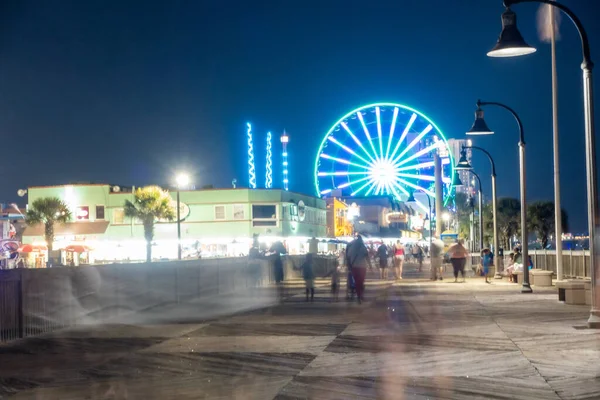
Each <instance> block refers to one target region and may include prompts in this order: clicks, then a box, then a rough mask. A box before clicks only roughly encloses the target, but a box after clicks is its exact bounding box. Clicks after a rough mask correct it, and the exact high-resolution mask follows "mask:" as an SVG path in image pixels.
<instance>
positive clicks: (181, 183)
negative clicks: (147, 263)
mask: <svg viewBox="0 0 600 400" xmlns="http://www.w3.org/2000/svg"><path fill="white" fill-rule="evenodd" d="M175 179H176V182H177V259H178V260H181V211H180V210H181V203H180V201H179V191H180V190H181V188H182V187H185V186H187V185H189V183H190V177H189V176H188V175H187V174H179V175H177V177H176V178H175Z"/></svg>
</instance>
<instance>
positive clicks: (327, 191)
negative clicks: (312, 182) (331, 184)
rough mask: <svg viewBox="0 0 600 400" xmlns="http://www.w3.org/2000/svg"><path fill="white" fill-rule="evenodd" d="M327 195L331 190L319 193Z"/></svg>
mask: <svg viewBox="0 0 600 400" xmlns="http://www.w3.org/2000/svg"><path fill="white" fill-rule="evenodd" d="M327 193H331V189H327V190H323V191H322V192H321V194H327Z"/></svg>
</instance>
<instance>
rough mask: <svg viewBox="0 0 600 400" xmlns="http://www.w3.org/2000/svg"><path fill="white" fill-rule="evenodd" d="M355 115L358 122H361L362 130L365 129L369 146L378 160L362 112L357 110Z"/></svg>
mask: <svg viewBox="0 0 600 400" xmlns="http://www.w3.org/2000/svg"><path fill="white" fill-rule="evenodd" d="M356 115H357V116H358V119H359V120H360V123H361V124H362V127H363V130H364V131H365V135H366V136H367V139H368V140H369V144H370V145H371V148H372V149H373V155H374V156H375V159H376V160H379V157H377V150H375V146H374V145H373V140H372V139H371V134H370V133H369V130H368V129H367V125H366V124H365V120H364V119H363V116H362V113H361V112H360V111H359V112H357V113H356Z"/></svg>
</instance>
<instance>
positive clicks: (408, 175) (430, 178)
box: [397, 172, 435, 182]
mask: <svg viewBox="0 0 600 400" xmlns="http://www.w3.org/2000/svg"><path fill="white" fill-rule="evenodd" d="M397 175H398V176H401V177H403V178H413V179H421V180H424V181H431V182H434V181H435V176H431V175H416V174H403V173H401V172H400V173H398V174H397Z"/></svg>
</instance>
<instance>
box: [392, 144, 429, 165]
mask: <svg viewBox="0 0 600 400" xmlns="http://www.w3.org/2000/svg"><path fill="white" fill-rule="evenodd" d="M439 146H440V142H437V143H433V144H430V145H429V146H427V147H425V148H424V149H423V150H419V151H417V152H416V153H415V154H413V155H412V156H410V157H408V158H405V159H404V160H402V162H400V163H398V164H396V165H397V166H401V165H403V164H406V163H407V162H409V161H412V160H414V159H415V158H417V157H421V156H422V155H423V154H426V153H429V152H430V151H432V150H435V148H437V147H439Z"/></svg>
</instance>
